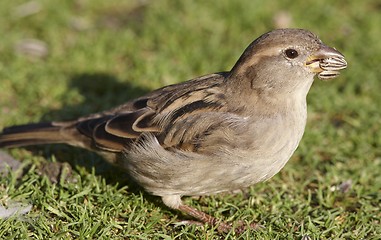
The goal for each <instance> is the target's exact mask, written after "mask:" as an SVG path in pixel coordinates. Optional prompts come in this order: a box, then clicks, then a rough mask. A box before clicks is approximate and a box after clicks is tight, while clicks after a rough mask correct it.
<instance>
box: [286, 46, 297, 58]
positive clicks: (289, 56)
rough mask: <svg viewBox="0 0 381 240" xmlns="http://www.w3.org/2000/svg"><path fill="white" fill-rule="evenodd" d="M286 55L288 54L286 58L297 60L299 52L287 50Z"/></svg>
mask: <svg viewBox="0 0 381 240" xmlns="http://www.w3.org/2000/svg"><path fill="white" fill-rule="evenodd" d="M285 53H286V56H287V57H288V58H290V59H293V58H296V57H297V56H298V55H299V53H298V51H296V50H295V49H292V48H289V49H287V50H286V51H285Z"/></svg>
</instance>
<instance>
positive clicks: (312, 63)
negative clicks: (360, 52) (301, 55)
mask: <svg viewBox="0 0 381 240" xmlns="http://www.w3.org/2000/svg"><path fill="white" fill-rule="evenodd" d="M305 65H306V66H308V67H309V68H310V69H311V72H313V73H317V75H318V77H319V78H320V79H331V78H335V77H337V76H338V75H339V74H340V72H339V70H342V69H345V68H346V67H347V62H346V61H345V59H344V56H343V54H341V53H340V52H339V51H337V50H336V49H334V48H331V47H327V46H325V45H322V46H321V47H320V49H319V50H317V51H316V52H314V53H313V54H311V55H310V56H309V57H308V58H307V61H306V63H305Z"/></svg>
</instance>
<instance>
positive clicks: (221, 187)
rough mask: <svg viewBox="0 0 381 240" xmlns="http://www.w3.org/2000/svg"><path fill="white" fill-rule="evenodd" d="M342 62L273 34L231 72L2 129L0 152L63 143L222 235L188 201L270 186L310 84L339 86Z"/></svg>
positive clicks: (302, 117)
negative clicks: (67, 117)
mask: <svg viewBox="0 0 381 240" xmlns="http://www.w3.org/2000/svg"><path fill="white" fill-rule="evenodd" d="M346 67H347V62H346V60H345V58H344V55H343V54H342V53H340V52H339V51H338V50H336V49H335V48H332V47H329V46H327V45H325V44H324V43H323V42H322V41H321V40H320V39H319V38H318V37H317V36H316V35H315V34H314V33H312V32H310V31H308V30H305V29H294V28H286V29H275V30H272V31H269V32H267V33H264V34H263V35H261V36H260V37H258V38H257V39H255V40H254V41H253V42H252V43H250V44H249V45H248V47H247V48H246V49H245V50H244V52H243V53H242V55H241V56H240V57H239V59H238V61H237V62H236V63H235V64H234V66H233V67H232V68H231V70H230V71H225V72H217V73H213V74H208V75H204V76H201V77H197V78H194V79H191V80H188V81H185V82H181V83H177V84H172V85H168V86H164V87H162V88H160V89H157V90H154V91H152V92H150V93H147V94H145V95H143V96H141V97H138V98H136V99H133V100H130V101H127V102H126V103H124V104H122V105H120V106H117V107H114V108H112V109H110V110H106V111H103V112H99V113H95V114H91V115H88V116H84V117H80V118H78V119H75V120H72V121H53V122H42V123H31V124H25V125H19V126H10V127H7V128H4V129H3V131H2V133H1V134H0V147H1V148H13V147H23V146H29V145H39V144H56V143H65V144H69V145H72V146H76V147H81V148H85V149H88V150H91V151H95V152H97V153H98V154H100V155H101V156H103V157H104V158H105V159H106V160H107V161H108V162H110V163H112V164H115V165H117V166H119V167H120V168H122V169H124V170H125V171H126V172H127V174H128V177H129V178H130V179H131V180H132V181H134V182H136V183H137V184H138V185H140V186H141V187H142V188H143V189H144V190H145V191H147V192H148V193H150V194H152V195H155V196H159V197H161V199H162V201H163V203H164V204H165V205H166V206H167V207H169V208H171V209H175V210H178V211H180V212H183V213H185V214H188V215H189V216H190V217H193V218H194V219H195V220H197V221H198V222H200V223H203V224H209V225H212V226H215V227H216V228H217V230H218V231H221V232H226V231H229V230H230V229H231V228H232V224H231V223H227V222H224V221H222V220H219V219H217V218H215V217H213V216H211V215H209V214H206V213H204V212H202V211H201V210H198V209H197V208H194V207H192V206H189V205H186V204H184V203H183V201H182V197H184V196H204V195H213V194H218V193H222V192H231V191H234V190H238V189H244V188H247V187H250V186H252V185H254V184H256V183H258V182H263V181H266V180H268V179H270V178H271V177H272V176H274V175H275V174H276V173H278V172H279V171H280V170H281V169H282V168H283V167H284V166H285V164H286V163H287V162H288V160H289V159H290V158H291V156H292V155H293V153H294V152H295V150H296V149H297V147H298V145H299V142H300V140H301V139H302V136H303V134H304V131H305V126H306V121H307V101H306V96H307V94H308V92H309V90H310V87H311V85H312V83H313V82H314V78H315V76H317V77H318V78H319V79H322V80H328V79H332V78H335V77H337V76H338V75H339V74H340V70H343V69H345V68H346Z"/></svg>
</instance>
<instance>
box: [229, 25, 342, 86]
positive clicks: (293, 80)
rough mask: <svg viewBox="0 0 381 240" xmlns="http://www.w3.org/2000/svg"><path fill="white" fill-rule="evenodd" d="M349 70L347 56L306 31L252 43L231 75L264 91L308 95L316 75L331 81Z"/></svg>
mask: <svg viewBox="0 0 381 240" xmlns="http://www.w3.org/2000/svg"><path fill="white" fill-rule="evenodd" d="M346 67H347V62H346V61H345V59H344V56H343V55H342V54H341V53H340V52H339V51H337V50H336V49H334V48H331V47H328V46H326V45H325V44H323V42H322V41H321V40H320V39H319V38H318V37H317V36H316V35H314V34H313V33H311V32H309V31H307V30H303V29H278V30H274V31H271V32H268V33H265V34H263V35H262V36H260V37H259V38H257V39H256V40H255V41H254V42H252V43H251V44H250V45H249V46H248V47H247V48H246V50H245V51H244V53H243V54H242V56H241V57H240V59H239V60H238V61H237V63H236V64H235V66H234V67H233V69H232V70H231V72H230V78H232V77H233V78H234V79H240V81H241V82H242V83H241V85H246V86H245V87H247V86H248V85H250V87H251V88H253V89H257V90H260V91H267V90H270V91H275V92H294V91H297V90H298V89H300V88H302V89H303V91H304V92H305V94H307V92H308V90H309V88H310V86H311V84H312V82H313V78H314V76H315V75H317V76H318V77H319V78H320V79H331V78H335V77H337V76H338V75H339V71H340V70H342V69H344V68H346Z"/></svg>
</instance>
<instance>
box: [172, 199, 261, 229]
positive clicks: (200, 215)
mask: <svg viewBox="0 0 381 240" xmlns="http://www.w3.org/2000/svg"><path fill="white" fill-rule="evenodd" d="M179 210H180V211H182V212H184V213H186V214H188V215H189V216H192V217H194V218H195V219H197V220H198V221H192V220H186V221H181V222H179V224H180V225H197V226H203V225H204V224H205V223H206V224H209V225H211V226H214V227H216V228H217V231H218V232H221V233H226V232H229V231H231V230H232V229H234V231H235V232H236V233H237V234H241V233H243V232H244V231H245V230H247V229H254V230H255V229H259V228H263V226H262V225H260V224H257V223H251V224H249V225H248V224H246V223H245V222H244V221H238V222H237V223H236V224H234V226H233V224H231V223H227V222H224V221H220V220H219V219H217V218H215V217H212V216H210V215H208V214H206V213H204V212H202V211H200V210H198V209H195V208H192V207H190V206H187V205H180V206H179Z"/></svg>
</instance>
